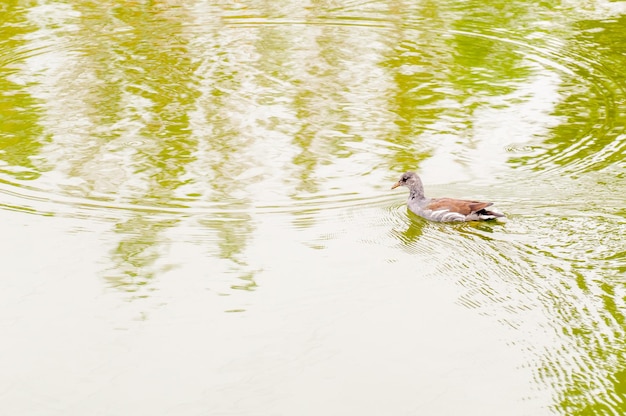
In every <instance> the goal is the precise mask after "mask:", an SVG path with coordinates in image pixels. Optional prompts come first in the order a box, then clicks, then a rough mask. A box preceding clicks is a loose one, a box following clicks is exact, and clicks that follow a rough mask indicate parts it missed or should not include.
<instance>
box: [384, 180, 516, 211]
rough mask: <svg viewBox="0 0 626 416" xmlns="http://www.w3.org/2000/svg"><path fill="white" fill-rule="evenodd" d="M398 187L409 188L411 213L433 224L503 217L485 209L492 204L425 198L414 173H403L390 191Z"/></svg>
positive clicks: (420, 182)
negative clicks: (433, 222)
mask: <svg viewBox="0 0 626 416" xmlns="http://www.w3.org/2000/svg"><path fill="white" fill-rule="evenodd" d="M399 186H405V187H407V188H409V199H408V201H407V206H408V207H409V210H411V212H413V213H415V214H417V215H419V216H420V217H423V218H426V219H427V220H430V221H435V222H459V221H465V222H467V221H486V220H496V219H498V218H502V217H504V214H501V213H499V212H496V211H491V210H488V209H487V207H490V206H492V205H493V202H480V201H471V200H466V199H454V198H427V197H426V196H425V195H424V186H423V185H422V180H421V179H420V177H419V176H418V175H417V173H415V172H406V173H403V174H402V176H401V177H400V179H399V180H398V182H396V183H395V184H393V186H392V187H391V189H395V188H397V187H399Z"/></svg>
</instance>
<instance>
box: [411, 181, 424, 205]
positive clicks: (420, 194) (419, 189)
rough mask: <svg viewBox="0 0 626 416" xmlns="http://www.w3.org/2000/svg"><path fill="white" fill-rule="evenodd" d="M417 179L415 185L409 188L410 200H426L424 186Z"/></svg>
mask: <svg viewBox="0 0 626 416" xmlns="http://www.w3.org/2000/svg"><path fill="white" fill-rule="evenodd" d="M416 179H417V180H416V181H415V183H413V184H412V185H411V187H410V188H409V199H417V200H419V199H424V198H426V197H425V196H424V186H423V185H422V181H421V180H420V179H419V178H416Z"/></svg>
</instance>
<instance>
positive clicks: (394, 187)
mask: <svg viewBox="0 0 626 416" xmlns="http://www.w3.org/2000/svg"><path fill="white" fill-rule="evenodd" d="M400 185H401V183H400V181H398V182H396V183H394V184H393V186H392V187H391V189H396V188H397V187H398V186H400Z"/></svg>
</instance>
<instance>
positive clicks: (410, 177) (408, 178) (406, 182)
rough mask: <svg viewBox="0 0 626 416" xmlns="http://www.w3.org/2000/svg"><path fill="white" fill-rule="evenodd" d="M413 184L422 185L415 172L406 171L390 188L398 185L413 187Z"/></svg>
mask: <svg viewBox="0 0 626 416" xmlns="http://www.w3.org/2000/svg"><path fill="white" fill-rule="evenodd" d="M415 185H419V186H420V187H421V186H422V181H421V180H420V178H419V176H417V173H415V172H406V173H403V174H402V176H400V179H399V180H398V182H396V183H394V184H393V186H392V187H391V189H396V188H397V187H398V186H406V187H407V188H413V187H414V186H415Z"/></svg>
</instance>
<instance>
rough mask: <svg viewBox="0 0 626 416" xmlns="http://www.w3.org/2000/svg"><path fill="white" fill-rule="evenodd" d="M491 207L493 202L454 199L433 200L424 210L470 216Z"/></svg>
mask: <svg viewBox="0 0 626 416" xmlns="http://www.w3.org/2000/svg"><path fill="white" fill-rule="evenodd" d="M491 205H493V202H480V201H470V200H466V199H454V198H433V199H431V200H430V202H429V203H428V205H426V206H425V207H424V208H425V209H428V210H431V211H443V210H448V211H450V212H458V213H459V214H462V215H470V214H471V213H473V212H477V211H480V210H481V209H485V208H487V207H489V206H491Z"/></svg>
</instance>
